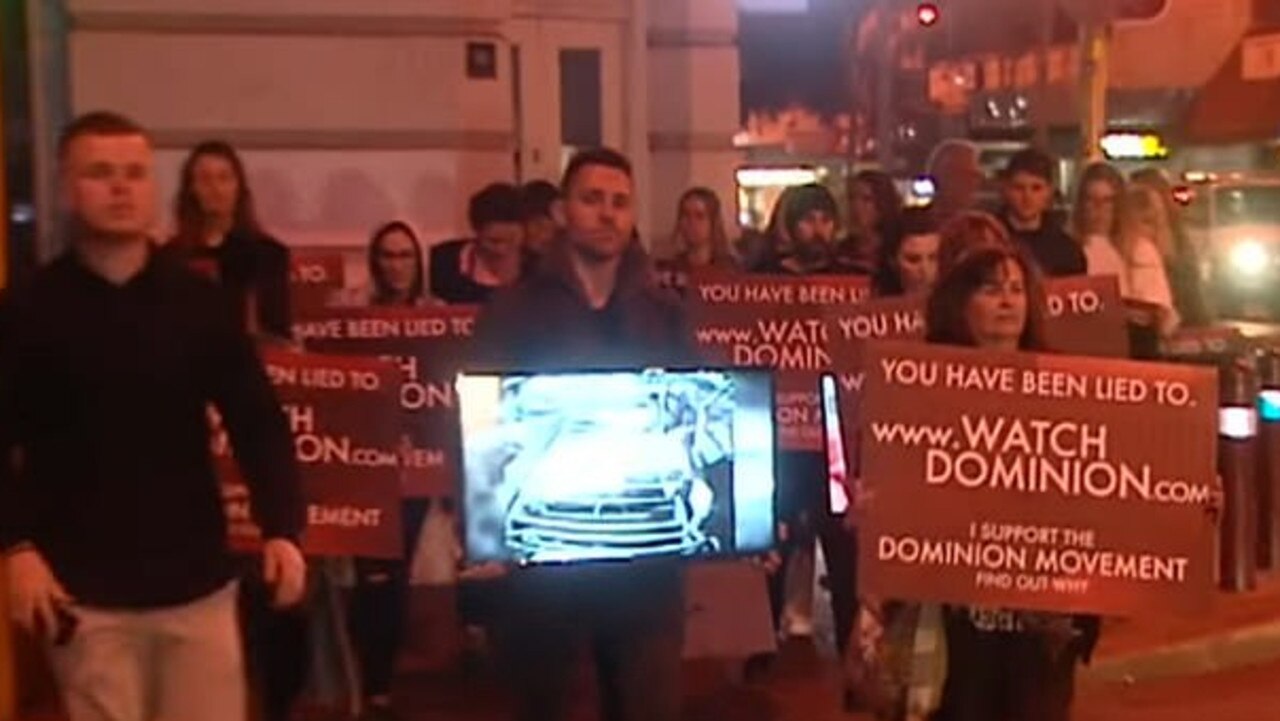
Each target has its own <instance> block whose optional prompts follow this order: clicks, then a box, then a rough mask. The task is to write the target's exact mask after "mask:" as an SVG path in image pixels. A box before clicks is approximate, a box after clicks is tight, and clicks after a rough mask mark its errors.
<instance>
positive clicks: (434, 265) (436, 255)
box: [427, 238, 534, 305]
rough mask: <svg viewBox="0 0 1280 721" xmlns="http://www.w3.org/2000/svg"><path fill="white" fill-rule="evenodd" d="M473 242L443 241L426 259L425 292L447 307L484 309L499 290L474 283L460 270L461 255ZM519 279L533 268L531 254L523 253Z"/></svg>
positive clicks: (461, 240) (464, 239)
mask: <svg viewBox="0 0 1280 721" xmlns="http://www.w3.org/2000/svg"><path fill="white" fill-rule="evenodd" d="M472 242H473V241H472V240H470V239H468V238H460V239H457V240H446V241H444V242H443V243H437V244H436V245H434V246H432V248H431V251H430V253H428V256H427V257H428V259H427V272H428V277H427V285H428V292H429V293H431V295H433V296H435V297H436V298H439V299H440V300H442V301H444V302H445V303H448V304H449V305H484V304H485V303H488V302H489V299H490V298H492V297H493V295H494V293H495V292H497V290H498V288H496V287H495V286H491V285H483V284H481V283H477V282H475V281H474V280H472V278H471V277H470V276H468V275H467V274H466V273H465V272H463V268H462V254H463V252H465V251H466V249H467V248H468V247H470V246H471V243H472ZM521 262H522V268H521V275H522V276H523V275H525V274H527V273H528V272H529V270H530V268H531V267H532V266H533V264H534V257H533V255H532V254H529V253H526V254H525V255H524V259H523V260H522V261H521Z"/></svg>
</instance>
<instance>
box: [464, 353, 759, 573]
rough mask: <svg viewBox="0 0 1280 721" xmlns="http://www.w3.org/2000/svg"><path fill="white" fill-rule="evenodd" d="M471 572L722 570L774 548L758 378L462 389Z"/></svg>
mask: <svg viewBox="0 0 1280 721" xmlns="http://www.w3.org/2000/svg"><path fill="white" fill-rule="evenodd" d="M457 390H458V399H459V403H460V411H461V423H462V446H463V466H464V468H463V488H462V496H463V508H464V515H465V519H464V529H465V534H464V535H465V538H464V545H465V548H466V552H467V557H468V559H469V560H470V561H472V562H482V561H501V562H509V563H519V564H546V563H575V562H586V561H621V560H629V559H635V558H641V557H653V556H675V557H681V556H684V557H688V556H730V555H737V554H744V553H754V552H758V551H763V550H767V549H768V548H770V547H771V546H772V545H773V542H774V505H773V504H774V484H775V478H774V446H775V427H774V420H773V396H772V393H773V384H772V381H771V378H770V376H769V374H768V373H767V372H757V371H744V370H698V371H670V370H642V371H621V372H620V371H610V372H593V373H533V374H530V373H512V374H490V375H483V374H482V375H463V376H460V377H459V379H458V384H457Z"/></svg>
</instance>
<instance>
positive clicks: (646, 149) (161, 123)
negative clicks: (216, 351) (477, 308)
mask: <svg viewBox="0 0 1280 721" xmlns="http://www.w3.org/2000/svg"><path fill="white" fill-rule="evenodd" d="M63 1H64V2H65V4H66V7H67V10H68V14H69V17H70V20H71V23H70V27H71V31H70V35H69V38H68V42H67V46H68V73H67V74H68V77H69V95H70V99H71V110H72V111H73V112H74V113H79V112H84V111H87V110H91V109H100V108H105V109H113V110H118V111H121V112H124V113H126V114H129V115H131V116H134V117H135V118H136V119H138V120H139V121H140V122H142V123H143V124H144V125H146V126H147V127H148V128H149V129H151V130H153V132H154V134H155V137H156V139H157V145H158V147H159V148H160V153H159V158H158V161H159V164H160V178H161V192H162V194H163V197H164V200H165V204H164V207H165V208H166V213H165V215H166V216H167V215H168V212H167V209H168V207H169V203H170V199H171V197H172V194H173V192H174V191H175V188H176V180H177V177H176V176H177V172H178V167H179V164H180V163H181V160H182V158H183V156H184V154H185V151H186V150H187V149H188V148H190V147H191V146H192V145H194V144H195V143H196V142H199V141H200V140H204V139H209V138H220V139H224V140H227V141H228V142H231V143H232V144H233V145H235V146H237V147H238V148H239V149H240V150H241V152H242V153H243V155H244V157H245V160H246V162H247V164H248V166H249V173H250V179H251V182H252V183H253V187H254V190H255V193H256V195H257V196H258V205H259V211H260V214H261V215H262V217H263V220H264V222H265V223H266V224H267V226H268V227H269V228H270V230H271V231H272V232H273V233H275V234H277V235H279V236H280V237H281V238H282V239H283V240H285V241H287V242H290V243H292V244H296V245H305V246H314V245H328V246H352V245H358V244H361V243H363V242H364V240H365V238H366V237H367V234H368V232H369V231H370V230H371V229H372V228H373V227H374V226H376V225H377V224H379V223H381V222H383V221H385V220H387V219H390V218H405V219H408V220H410V221H411V222H413V223H414V224H416V225H417V226H418V227H419V228H420V230H421V231H422V233H423V235H424V238H426V239H427V240H438V239H440V238H443V237H449V236H453V235H455V234H458V233H461V232H465V230H466V227H465V206H466V200H467V198H468V197H469V196H470V195H471V194H472V193H474V192H475V191H476V190H478V189H479V188H480V187H482V186H483V185H485V184H486V183H488V182H492V181H495V180H512V179H514V177H513V176H514V170H515V163H514V153H515V151H516V149H517V147H519V149H520V152H521V160H522V168H523V172H524V177H525V178H526V179H528V178H536V177H543V178H548V179H552V180H555V179H557V178H558V176H559V174H560V170H561V168H562V162H563V160H564V158H563V157H562V154H561V147H560V145H561V143H560V139H561V135H560V117H559V114H560V102H559V90H558V82H559V63H558V57H559V52H560V50H562V49H566V48H579V47H599V48H602V50H603V61H604V62H603V73H604V77H603V85H604V118H603V121H604V141H605V143H606V144H610V145H613V146H615V147H618V148H620V149H622V150H624V151H625V152H628V153H629V154H631V155H632V157H633V160H634V161H635V163H636V166H637V173H638V178H637V179H638V182H639V187H638V192H637V195H638V199H639V201H640V202H641V204H642V207H641V213H642V217H641V219H640V221H641V225H642V226H643V227H645V229H646V230H648V231H649V232H648V235H649V237H651V238H655V237H660V236H664V235H666V234H667V233H668V232H669V229H670V228H671V225H672V223H673V220H674V210H675V201H676V197H677V196H678V195H679V194H680V193H681V192H682V191H683V190H684V189H685V188H687V187H689V186H691V185H708V186H711V187H713V188H715V189H716V190H717V191H719V192H720V193H721V195H722V198H723V199H724V201H725V204H726V218H727V219H729V220H732V217H733V206H734V194H733V188H734V186H733V169H734V168H735V167H736V165H737V154H736V153H734V152H733V149H732V145H731V143H732V136H733V134H734V132H735V131H736V129H737V125H738V114H739V101H738V63H737V51H736V33H737V8H736V5H735V2H734V0H359V1H355V0H217V1H216V2H209V1H208V0H63ZM633 16H634V17H635V18H637V19H638V20H639V23H640V24H637V25H634V26H633V25H632V24H631V23H632V18H633ZM469 41H483V42H491V43H495V44H496V51H497V61H498V78H497V79H496V80H488V79H469V78H467V77H466V76H465V75H466V74H465V53H466V45H467V43H468V42H469ZM515 43H518V44H520V45H521V46H522V51H521V53H522V56H521V57H522V61H521V64H522V67H523V69H524V72H523V78H522V79H521V81H520V83H521V91H522V95H523V110H524V114H523V118H522V119H517V118H516V117H515V109H514V107H513V97H514V92H515V88H514V84H515V82H516V81H515V79H514V78H513V72H512V71H513V68H512V66H511V47H512V45H513V44H515ZM517 136H519V137H517Z"/></svg>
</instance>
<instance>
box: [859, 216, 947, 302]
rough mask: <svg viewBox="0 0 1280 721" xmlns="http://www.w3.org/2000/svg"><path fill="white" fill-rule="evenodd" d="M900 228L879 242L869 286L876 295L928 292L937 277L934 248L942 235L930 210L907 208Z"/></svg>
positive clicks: (939, 243)
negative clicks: (871, 285) (877, 256)
mask: <svg viewBox="0 0 1280 721" xmlns="http://www.w3.org/2000/svg"><path fill="white" fill-rule="evenodd" d="M899 222H900V232H898V233H895V234H894V235H892V236H890V237H889V238H887V239H886V240H885V242H884V243H881V244H880V251H879V258H878V260H877V261H876V272H875V275H874V276H873V278H872V283H873V290H874V291H875V294H876V295H879V296H894V295H910V294H913V293H925V292H928V290H929V289H930V288H932V287H933V284H934V283H935V282H937V280H938V248H939V246H940V245H941V243H942V236H941V235H940V234H939V232H938V224H937V223H936V222H934V220H933V212H932V211H931V210H929V209H928V208H908V209H906V210H905V211H903V213H902V217H901V220H900V221H899Z"/></svg>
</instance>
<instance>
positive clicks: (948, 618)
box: [925, 247, 1098, 721]
mask: <svg viewBox="0 0 1280 721" xmlns="http://www.w3.org/2000/svg"><path fill="white" fill-rule="evenodd" d="M1045 308H1046V302H1045V296H1044V291H1043V288H1042V286H1041V283H1040V278H1039V274H1038V271H1037V270H1036V269H1035V266H1034V265H1033V264H1032V263H1031V262H1030V261H1028V260H1027V259H1026V257H1025V256H1024V255H1023V254H1022V253H1020V252H1018V251H1016V250H1012V249H1009V248H1000V247H986V248H980V249H977V250H974V251H973V252H971V253H969V254H968V255H966V256H964V257H963V258H961V259H960V260H959V262H958V263H957V264H956V265H955V266H954V267H953V268H951V269H950V270H949V271H948V272H947V273H946V275H944V276H943V278H942V279H941V280H940V281H939V282H938V285H937V286H936V287H935V288H934V290H933V293H932V294H931V295H930V296H929V302H928V306H927V309H926V312H925V326H926V340H927V341H928V342H930V343H940V344H944V345H957V346H968V347H972V348H978V349H982V350H988V351H992V352H1015V351H1043V350H1044V349H1045V344H1044V336H1043V328H1044V317H1045ZM944 622H945V628H946V639H947V676H946V682H945V684H944V685H943V691H942V697H941V706H940V708H939V709H938V712H937V715H936V716H935V717H934V718H935V719H936V721H1029V720H1031V719H1034V720H1035V721H1067V719H1068V718H1069V717H1070V712H1071V701H1072V696H1073V695H1074V687H1075V669H1076V664H1077V663H1078V662H1079V661H1081V660H1082V659H1088V657H1089V654H1090V653H1091V652H1092V648H1093V645H1094V642H1095V641H1096V640H1097V631H1098V621H1097V619H1096V618H1095V617H1091V616H1074V617H1073V616H1070V615H1065V614H1055V613H1044V612H1028V611H1017V610H1011V609H987V608H976V607H973V608H970V607H948V608H946V609H945V612H944Z"/></svg>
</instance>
